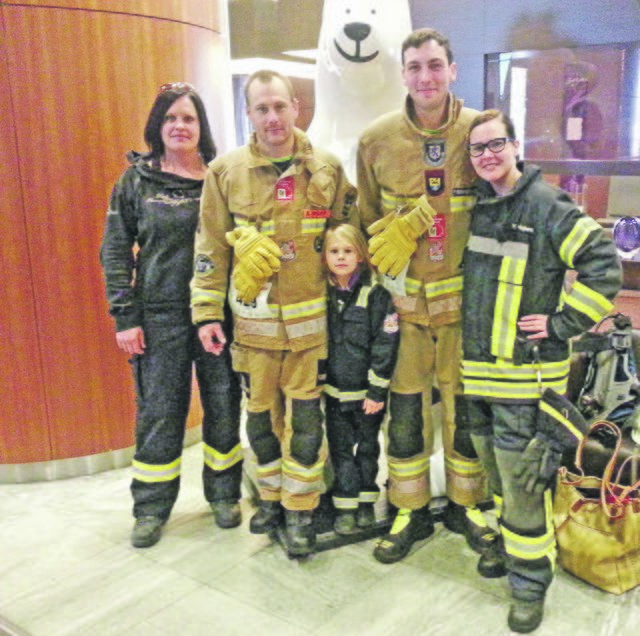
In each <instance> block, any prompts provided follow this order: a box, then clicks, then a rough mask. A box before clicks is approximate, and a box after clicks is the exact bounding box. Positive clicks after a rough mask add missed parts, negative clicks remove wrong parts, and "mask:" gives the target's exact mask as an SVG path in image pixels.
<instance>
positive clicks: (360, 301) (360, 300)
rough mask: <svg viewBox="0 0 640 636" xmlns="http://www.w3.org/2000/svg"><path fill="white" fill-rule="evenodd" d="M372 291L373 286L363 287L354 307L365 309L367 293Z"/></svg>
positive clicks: (367, 299)
mask: <svg viewBox="0 0 640 636" xmlns="http://www.w3.org/2000/svg"><path fill="white" fill-rule="evenodd" d="M372 289H373V285H363V286H362V288H361V289H360V293H359V294H358V300H356V303H355V306H356V307H362V308H365V309H366V307H367V305H368V304H369V292H371V290H372Z"/></svg>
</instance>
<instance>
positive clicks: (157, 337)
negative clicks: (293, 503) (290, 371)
mask: <svg viewBox="0 0 640 636" xmlns="http://www.w3.org/2000/svg"><path fill="white" fill-rule="evenodd" d="M144 139H145V142H146V143H147V146H148V148H149V150H148V152H146V153H144V154H139V153H137V152H133V151H132V152H130V153H129V154H128V155H127V158H128V160H129V162H130V164H131V166H130V167H129V168H128V169H127V170H125V172H124V173H123V174H122V176H121V177H120V179H119V180H118V182H117V183H116V184H115V186H114V189H113V192H112V194H111V200H110V203H109V210H108V212H107V219H106V226H105V231H104V238H103V242H102V247H101V252H100V257H101V262H102V266H103V268H104V275H105V280H106V290H107V300H108V302H109V308H110V313H111V315H112V316H113V318H114V320H115V327H116V342H117V345H118V347H119V348H120V349H122V350H123V351H124V352H126V353H128V354H129V355H130V357H131V359H130V362H131V365H132V368H133V376H134V383H135V388H136V396H137V399H136V403H137V415H136V435H135V437H136V451H135V456H134V460H133V480H132V483H131V492H132V495H133V501H134V505H133V516H134V517H135V525H134V528H133V532H132V534H131V542H132V544H133V545H134V546H135V547H138V548H145V547H150V546H152V545H154V544H155V543H157V542H158V541H159V539H160V535H161V531H162V526H163V525H164V523H165V522H166V521H167V519H168V517H169V515H170V513H171V509H172V508H173V505H174V503H175V501H176V499H177V496H178V490H179V486H180V463H181V455H182V446H183V439H184V434H185V425H186V420H187V415H188V411H189V404H190V399H191V382H192V367H193V365H194V364H195V369H196V377H197V380H198V386H199V390H200V399H201V403H202V407H203V411H204V419H203V430H202V434H203V442H204V444H203V446H204V467H203V483H204V495H205V498H206V499H207V501H208V502H209V503H210V505H211V508H212V511H213V514H214V517H215V521H216V523H217V525H218V526H220V527H221V528H232V527H235V526H237V525H239V524H240V521H241V514H240V508H239V504H238V501H239V498H240V481H241V477H242V453H241V446H240V438H239V427H240V388H239V385H238V383H237V380H236V377H235V375H234V374H233V372H232V370H231V363H230V358H229V355H228V348H227V349H225V350H224V351H220V352H217V353H216V354H214V353H207V352H205V351H204V350H203V348H202V346H201V344H200V340H199V339H198V336H197V332H196V329H195V327H194V326H193V325H192V323H191V312H190V289H189V282H190V280H191V277H192V275H193V267H194V235H195V231H196V226H197V223H198V214H199V208H200V195H201V192H202V184H203V180H204V175H205V170H206V165H207V163H208V162H209V161H211V160H212V159H213V158H214V157H215V154H216V149H215V145H214V142H213V139H212V137H211V131H210V128H209V122H208V120H207V115H206V112H205V108H204V104H203V103H202V99H201V98H200V96H199V95H198V94H197V93H196V91H195V89H194V88H193V86H191V85H190V84H186V83H182V82H180V83H173V84H165V85H163V86H162V87H161V88H160V91H159V93H158V95H157V96H156V98H155V101H154V103H153V106H152V107H151V111H150V113H149V116H148V119H147V123H146V126H145V130H144ZM196 267H197V262H196Z"/></svg>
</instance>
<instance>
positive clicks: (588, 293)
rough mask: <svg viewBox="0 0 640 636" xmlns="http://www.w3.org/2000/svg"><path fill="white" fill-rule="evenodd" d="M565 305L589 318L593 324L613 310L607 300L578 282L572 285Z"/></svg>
mask: <svg viewBox="0 0 640 636" xmlns="http://www.w3.org/2000/svg"><path fill="white" fill-rule="evenodd" d="M566 304H567V305H569V306H570V307H573V308H574V309H575V310H576V311H579V312H580V313H583V314H585V315H586V316H589V318H591V320H593V322H598V321H599V320H602V318H604V317H605V316H606V315H607V314H608V313H609V312H610V311H611V310H612V309H613V304H612V303H611V302H610V301H609V300H607V298H605V297H604V296H603V295H602V294H599V293H598V292H596V291H593V289H591V288H590V287H587V286H586V285H585V284H584V283H581V282H580V281H575V282H574V283H573V287H572V288H571V292H570V293H569V294H568V295H567V297H566Z"/></svg>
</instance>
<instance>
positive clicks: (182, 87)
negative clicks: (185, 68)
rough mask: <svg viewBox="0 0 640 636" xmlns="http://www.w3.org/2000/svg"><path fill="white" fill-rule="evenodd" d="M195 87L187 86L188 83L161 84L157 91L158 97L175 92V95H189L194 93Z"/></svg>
mask: <svg viewBox="0 0 640 636" xmlns="http://www.w3.org/2000/svg"><path fill="white" fill-rule="evenodd" d="M195 90H196V89H195V87H194V86H193V84H189V82H169V83H168V84H163V85H162V86H161V87H160V88H159V89H158V95H162V93H166V92H167V91H175V92H177V93H190V92H195Z"/></svg>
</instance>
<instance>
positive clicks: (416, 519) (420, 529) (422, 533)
mask: <svg viewBox="0 0 640 636" xmlns="http://www.w3.org/2000/svg"><path fill="white" fill-rule="evenodd" d="M433 532H434V527H433V517H432V516H431V513H430V512H429V509H428V508H427V507H425V508H421V509H420V510H408V509H406V508H402V509H400V510H398V514H397V515H396V520H395V521H394V522H393V526H392V527H391V532H390V533H389V534H387V535H385V536H384V537H382V539H380V541H378V544H377V545H376V547H375V549H374V551H373V556H374V557H375V558H376V559H377V560H378V561H380V563H396V562H397V561H401V560H402V559H404V558H405V557H406V556H407V554H409V551H410V550H411V546H412V545H413V544H414V543H415V542H416V541H420V540H421V539H428V538H429V537H430V536H431V535H432V534H433Z"/></svg>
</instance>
